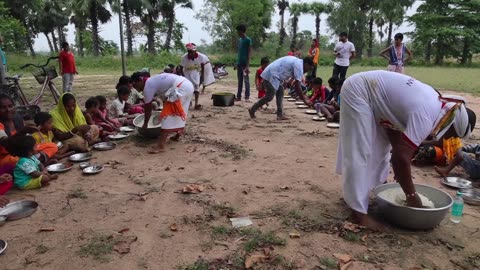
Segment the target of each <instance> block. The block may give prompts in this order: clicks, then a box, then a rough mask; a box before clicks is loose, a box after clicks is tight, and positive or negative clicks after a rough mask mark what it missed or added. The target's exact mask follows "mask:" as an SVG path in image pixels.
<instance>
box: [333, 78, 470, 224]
mask: <svg viewBox="0 0 480 270" xmlns="http://www.w3.org/2000/svg"><path fill="white" fill-rule="evenodd" d="M340 119H341V120H340V122H341V123H342V127H341V128H340V139H339V146H338V157H337V173H338V174H341V175H342V179H343V196H344V199H345V201H346V203H347V204H348V206H349V207H350V208H351V209H352V211H353V214H354V217H355V218H356V221H357V222H358V223H359V224H360V225H363V226H366V227H368V228H371V229H381V228H382V227H383V226H382V225H381V224H379V223H377V222H376V221H375V220H374V219H373V218H371V217H370V216H369V215H368V196H369V193H370V191H371V190H372V189H373V188H375V187H376V186H378V185H380V184H382V183H384V182H385V181H386V180H387V176H388V173H389V168H390V166H389V162H390V161H391V163H392V167H393V171H394V173H395V176H396V180H397V181H398V182H399V184H400V186H401V187H402V189H403V192H404V193H405V195H406V202H407V206H411V207H422V202H421V199H420V197H419V195H418V193H417V192H416V190H415V186H414V184H413V181H412V171H411V159H412V157H413V156H414V153H415V151H416V149H417V148H418V146H419V145H420V144H421V143H422V142H423V141H424V140H425V139H426V138H427V137H428V136H432V137H433V138H434V139H435V140H440V139H442V138H450V137H460V138H466V137H468V136H469V135H470V133H471V132H472V130H473V128H474V127H475V122H476V115H475V113H474V112H473V111H471V110H469V109H467V108H466V106H465V102H464V100H463V99H461V98H456V99H455V98H447V97H443V96H442V95H441V94H440V93H438V92H437V91H436V90H435V89H433V88H432V87H431V86H429V85H426V84H424V83H422V82H420V81H417V80H415V79H413V78H411V77H409V76H406V75H403V74H400V73H394V72H388V71H381V70H378V71H369V72H362V73H357V74H355V75H352V76H350V77H349V78H348V79H347V80H346V81H345V83H344V85H343V88H342V110H341V111H340ZM390 151H391V153H390Z"/></svg>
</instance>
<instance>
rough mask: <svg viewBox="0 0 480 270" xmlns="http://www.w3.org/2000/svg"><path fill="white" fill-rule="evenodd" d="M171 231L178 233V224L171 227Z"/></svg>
mask: <svg viewBox="0 0 480 270" xmlns="http://www.w3.org/2000/svg"><path fill="white" fill-rule="evenodd" d="M170 231H172V232H176V231H178V227H177V223H173V224H172V225H170Z"/></svg>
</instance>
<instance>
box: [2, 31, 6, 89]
mask: <svg viewBox="0 0 480 270" xmlns="http://www.w3.org/2000/svg"><path fill="white" fill-rule="evenodd" d="M2 46H3V37H2V36H0V58H1V61H0V85H5V84H7V82H6V81H5V77H6V76H7V57H6V56H5V52H4V51H3V48H2Z"/></svg>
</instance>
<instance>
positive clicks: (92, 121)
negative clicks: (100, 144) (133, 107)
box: [83, 97, 120, 140]
mask: <svg viewBox="0 0 480 270" xmlns="http://www.w3.org/2000/svg"><path fill="white" fill-rule="evenodd" d="M85 109H86V111H85V112H84V113H83V115H84V116H85V120H86V121H87V124H88V125H97V126H98V127H99V128H100V137H102V140H103V139H104V137H106V136H108V135H112V134H115V132H116V131H117V128H119V127H120V124H119V125H118V126H117V124H116V123H115V122H113V121H110V120H107V119H105V118H104V117H103V115H102V114H101V113H100V102H99V101H98V99H97V98H94V97H91V98H89V99H87V101H86V102H85Z"/></svg>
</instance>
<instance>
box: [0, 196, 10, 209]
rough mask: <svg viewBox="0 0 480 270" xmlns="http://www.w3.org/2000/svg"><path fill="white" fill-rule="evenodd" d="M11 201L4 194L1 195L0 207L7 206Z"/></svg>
mask: <svg viewBox="0 0 480 270" xmlns="http://www.w3.org/2000/svg"><path fill="white" fill-rule="evenodd" d="M9 202H10V201H9V200H8V199H7V198H6V197H4V196H0V207H5V206H6V205H7V204H8V203H9Z"/></svg>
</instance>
